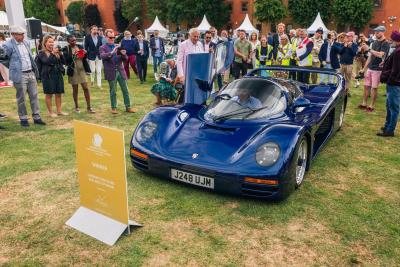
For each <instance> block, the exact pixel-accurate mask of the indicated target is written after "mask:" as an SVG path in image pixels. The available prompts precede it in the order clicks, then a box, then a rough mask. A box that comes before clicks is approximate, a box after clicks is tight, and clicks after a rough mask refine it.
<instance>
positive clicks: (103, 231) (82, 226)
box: [66, 207, 142, 246]
mask: <svg viewBox="0 0 400 267" xmlns="http://www.w3.org/2000/svg"><path fill="white" fill-rule="evenodd" d="M66 224H67V225H68V226H71V227H72V228H74V229H76V230H78V231H80V232H82V233H84V234H87V235H89V236H91V237H93V238H96V239H97V240H100V241H101V242H104V243H106V244H107V245H109V246H112V245H114V244H115V242H117V240H118V239H119V237H120V236H121V235H122V234H123V233H124V232H125V233H126V234H130V232H131V231H130V227H131V226H135V227H141V226H142V225H141V224H139V223H137V222H135V221H131V220H129V225H126V224H123V223H120V222H118V221H116V220H113V219H111V218H109V217H107V216H104V215H102V214H100V213H97V212H95V211H92V210H90V209H87V208H85V207H80V208H79V209H78V210H77V211H76V212H75V213H74V215H72V217H71V218H70V219H69V220H68V221H67V222H66Z"/></svg>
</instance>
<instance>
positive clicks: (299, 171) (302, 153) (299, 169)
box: [295, 136, 308, 188]
mask: <svg viewBox="0 0 400 267" xmlns="http://www.w3.org/2000/svg"><path fill="white" fill-rule="evenodd" d="M307 160H308V142H307V138H306V137H305V136H303V138H302V139H301V142H300V145H299V148H298V149H297V155H295V164H296V188H298V187H300V185H301V184H302V183H303V180H304V175H305V173H306V169H307Z"/></svg>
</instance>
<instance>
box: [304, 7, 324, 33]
mask: <svg viewBox="0 0 400 267" xmlns="http://www.w3.org/2000/svg"><path fill="white" fill-rule="evenodd" d="M318 28H322V29H323V30H324V35H326V34H327V33H328V31H329V30H328V28H327V27H326V26H325V24H324V22H323V21H322V19H321V14H320V13H319V12H318V15H317V17H316V18H315V20H314V22H313V24H311V26H310V27H309V28H308V29H307V32H308V33H310V34H314V33H315V32H316V31H317V30H318Z"/></svg>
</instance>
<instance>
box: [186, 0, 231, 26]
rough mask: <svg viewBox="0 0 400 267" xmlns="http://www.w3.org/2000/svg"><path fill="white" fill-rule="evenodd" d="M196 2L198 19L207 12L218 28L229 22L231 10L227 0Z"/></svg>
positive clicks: (199, 0)
mask: <svg viewBox="0 0 400 267" xmlns="http://www.w3.org/2000/svg"><path fill="white" fill-rule="evenodd" d="M195 3H196V4H195V12H196V14H197V16H196V17H195V18H196V19H201V18H202V17H203V15H204V14H205V15H206V16H207V19H208V20H209V22H210V24H211V25H213V26H215V27H216V28H221V27H222V26H224V25H226V24H227V23H228V22H229V19H230V15H231V10H229V6H228V4H226V1H224V0H213V1H208V0H196V1H195ZM189 8H190V6H189ZM192 20H193V18H192ZM188 21H190V19H189V20H188Z"/></svg>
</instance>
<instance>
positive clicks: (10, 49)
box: [3, 26, 46, 127]
mask: <svg viewBox="0 0 400 267" xmlns="http://www.w3.org/2000/svg"><path fill="white" fill-rule="evenodd" d="M10 33H11V35H12V37H13V38H11V39H10V40H9V41H8V42H6V43H5V44H4V46H3V47H4V49H5V51H6V53H7V55H8V58H9V66H10V67H9V69H10V80H12V81H13V82H14V87H15V89H16V90H17V93H16V97H17V106H18V115H19V119H20V122H21V126H24V127H27V126H29V122H28V116H27V110H26V105H25V95H26V93H28V95H29V99H30V103H31V109H32V117H33V122H34V124H39V125H46V123H44V122H43V120H42V119H41V117H40V114H39V111H40V110H39V101H38V90H37V83H36V75H38V69H37V66H36V64H35V61H34V59H33V56H32V52H31V48H30V44H29V42H27V41H25V40H24V34H25V29H24V28H22V27H20V26H11V27H10Z"/></svg>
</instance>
